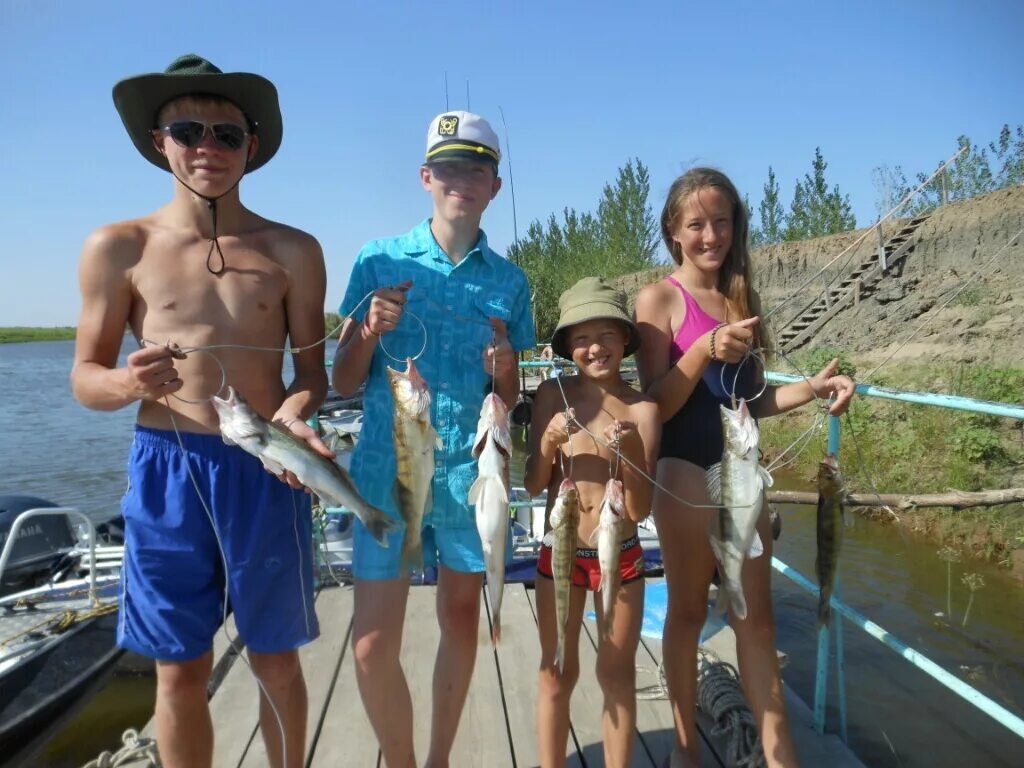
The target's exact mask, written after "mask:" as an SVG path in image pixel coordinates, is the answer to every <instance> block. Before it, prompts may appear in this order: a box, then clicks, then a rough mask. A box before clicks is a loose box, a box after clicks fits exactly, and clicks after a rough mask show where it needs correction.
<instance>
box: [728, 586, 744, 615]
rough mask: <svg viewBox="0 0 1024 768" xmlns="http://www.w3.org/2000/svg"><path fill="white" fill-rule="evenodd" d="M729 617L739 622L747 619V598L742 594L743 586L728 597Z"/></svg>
mask: <svg viewBox="0 0 1024 768" xmlns="http://www.w3.org/2000/svg"><path fill="white" fill-rule="evenodd" d="M729 615H730V616H735V617H736V618H737V619H740V620H741V621H742V620H743V619H745V618H747V598H746V596H745V595H744V594H743V585H740V587H739V589H737V590H736V591H735V593H733V594H731V595H729Z"/></svg>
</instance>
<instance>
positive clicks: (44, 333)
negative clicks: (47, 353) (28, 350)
mask: <svg viewBox="0 0 1024 768" xmlns="http://www.w3.org/2000/svg"><path fill="white" fill-rule="evenodd" d="M73 338H75V328H74V326H60V327H56V328H28V327H25V326H9V327H7V328H0V344H13V343H16V342H20V341H59V340H61V339H73Z"/></svg>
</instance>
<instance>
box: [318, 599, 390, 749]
mask: <svg viewBox="0 0 1024 768" xmlns="http://www.w3.org/2000/svg"><path fill="white" fill-rule="evenodd" d="M334 590H343V591H344V592H347V593H348V594H349V595H350V596H351V595H352V592H351V591H350V590H348V589H347V588H344V589H343V588H341V587H337V588H331V590H330V591H334ZM342 610H344V608H342ZM325 615H327V616H328V621H329V622H331V623H332V624H333V627H331V626H330V625H328V627H324V625H323V624H321V630H322V631H323V632H325V633H327V632H332V631H333V632H336V633H337V634H338V635H339V636H343V637H344V638H345V640H344V642H343V643H342V645H341V662H340V664H339V666H338V672H337V675H336V678H335V682H334V687H333V688H332V689H331V690H330V692H329V697H328V699H327V701H326V705H325V709H324V711H323V716H322V721H321V724H320V728H319V732H318V735H317V738H316V743H315V744H313V745H311V746H312V750H313V754H312V757H311V759H310V761H309V766H310V768H337V766H339V765H344V766H352V768H376V766H377V765H378V763H379V761H380V751H379V750H378V748H377V736H376V734H374V732H373V728H372V727H370V720H369V718H368V717H367V716H366V710H365V709H363V700H362V699H361V698H360V697H359V687H358V684H357V683H356V668H355V661H354V659H353V657H352V645H351V632H352V613H351V607H350V608H349V609H348V614H347V615H342V616H340V617H333V618H331V617H330V614H329V613H326V614H325ZM318 672H319V671H318V670H313V669H308V670H306V680H307V681H308V680H309V679H310V677H311V676H312V675H315V674H318ZM310 716H311V718H312V710H310Z"/></svg>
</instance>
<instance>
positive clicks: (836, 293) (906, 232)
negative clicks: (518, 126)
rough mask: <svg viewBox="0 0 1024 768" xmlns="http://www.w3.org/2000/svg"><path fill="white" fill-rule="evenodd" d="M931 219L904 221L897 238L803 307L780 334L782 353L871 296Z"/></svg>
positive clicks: (924, 217)
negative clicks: (870, 293)
mask: <svg viewBox="0 0 1024 768" xmlns="http://www.w3.org/2000/svg"><path fill="white" fill-rule="evenodd" d="M930 215H931V214H928V213H923V214H921V215H919V216H915V217H914V218H912V219H910V220H909V221H907V223H906V224H904V225H903V226H902V227H901V228H900V229H899V230H898V231H897V232H896V234H894V235H893V236H892V237H890V238H889V239H888V240H887V241H886V242H885V243H884V244H883V245H880V246H879V249H878V251H877V252H876V253H874V254H872V255H871V256H870V257H868V258H866V259H865V260H864V261H862V262H861V263H860V264H859V265H857V266H856V267H855V268H854V269H853V271H852V272H850V273H849V274H848V275H846V276H845V277H844V278H843V279H842V280H840V281H839V282H838V283H834V284H829V285H827V286H826V288H825V291H824V292H823V295H822V296H821V297H820V298H818V299H816V300H814V301H813V302H811V303H810V304H808V305H807V306H806V307H804V309H803V310H802V311H801V312H800V313H799V314H798V315H797V316H796V317H795V318H794V319H793V320H791V321H790V322H789V324H788V325H787V326H786V327H785V328H783V329H782V331H780V332H779V334H778V344H779V347H780V348H781V349H782V351H783V352H789V351H791V350H794V349H797V348H798V347H800V346H802V345H804V344H806V343H807V342H808V341H810V340H811V339H812V338H814V335H815V334H816V333H817V332H818V331H820V330H821V329H822V328H823V327H824V325H825V323H827V322H828V321H829V320H831V319H832V318H833V317H835V316H836V315H837V314H839V313H840V312H841V311H842V310H843V309H845V308H846V307H847V306H849V305H851V304H852V303H854V302H855V301H856V300H859V299H860V297H862V296H864V295H866V293H868V292H870V291H871V290H872V289H873V288H874V287H875V285H876V284H877V283H878V281H879V280H881V279H882V278H883V277H884V276H886V275H888V274H891V272H892V270H893V267H894V266H900V267H902V264H903V260H904V259H906V257H907V256H908V255H909V254H910V253H911V252H912V251H913V250H914V246H915V245H917V238H915V237H914V233H915V232H916V231H917V229H918V227H920V226H921V224H923V223H924V222H925V221H926V220H927V219H928V217H929V216H930ZM883 254H884V255H883ZM900 271H902V269H901V270H900Z"/></svg>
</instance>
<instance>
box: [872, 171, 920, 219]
mask: <svg viewBox="0 0 1024 768" xmlns="http://www.w3.org/2000/svg"><path fill="white" fill-rule="evenodd" d="M871 176H872V179H873V181H874V184H875V191H876V193H877V195H878V196H877V197H876V198H875V210H876V211H877V212H878V218H882V217H883V216H885V214H887V213H888V212H889V211H891V210H892V209H893V208H895V207H896V206H897V205H899V203H900V201H901V200H903V198H905V197H906V196H907V195H909V194H910V192H911V189H910V183H909V182H908V181H907V176H906V174H905V173H904V172H903V168H902V167H901V166H898V165H897V166H896V167H895V168H890V167H889V166H887V165H881V166H878V167H877V168H875V169H873V170H872V171H871ZM922 205H923V204H922V201H921V200H920V197H919V196H916V195H915V197H914V198H913V199H911V200H908V201H907V203H906V204H905V205H904V206H903V207H902V208H901V209H900V210H898V211H897V212H896V213H895V214H893V215H894V216H913V215H914V214H916V213H918V209H919V208H920V207H921V206H922Z"/></svg>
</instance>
